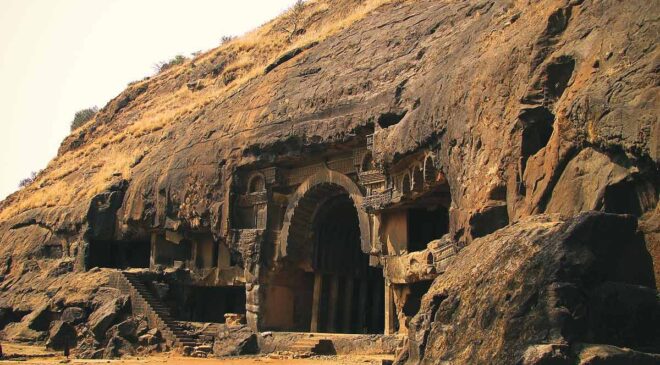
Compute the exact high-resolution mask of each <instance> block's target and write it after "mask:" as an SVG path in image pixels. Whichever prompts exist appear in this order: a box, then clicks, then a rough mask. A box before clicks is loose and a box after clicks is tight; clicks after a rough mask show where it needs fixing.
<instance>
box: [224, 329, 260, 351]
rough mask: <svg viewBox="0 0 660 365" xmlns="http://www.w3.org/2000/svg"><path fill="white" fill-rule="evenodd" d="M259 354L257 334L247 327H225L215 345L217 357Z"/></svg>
mask: <svg viewBox="0 0 660 365" xmlns="http://www.w3.org/2000/svg"><path fill="white" fill-rule="evenodd" d="M258 352H259V344H258V343H257V334H256V333H255V332H254V331H252V330H251V329H250V328H249V327H247V326H241V327H227V326H223V327H222V329H220V331H219V332H218V336H217V337H216V339H215V342H214V344H213V354H214V355H215V356H237V355H250V354H256V353H258Z"/></svg>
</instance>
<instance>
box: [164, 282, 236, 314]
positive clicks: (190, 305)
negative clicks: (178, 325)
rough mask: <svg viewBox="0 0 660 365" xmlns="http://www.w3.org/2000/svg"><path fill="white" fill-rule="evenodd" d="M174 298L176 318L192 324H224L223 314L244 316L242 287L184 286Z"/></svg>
mask: <svg viewBox="0 0 660 365" xmlns="http://www.w3.org/2000/svg"><path fill="white" fill-rule="evenodd" d="M181 296H182V298H176V300H174V301H173V304H174V305H175V306H176V311H175V313H176V318H177V319H180V320H185V321H192V322H213V323H224V322H225V314H227V313H235V314H243V315H244V314H245V287H243V286H186V287H184V288H182V293H181Z"/></svg>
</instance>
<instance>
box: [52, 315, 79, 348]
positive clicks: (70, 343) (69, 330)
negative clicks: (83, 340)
mask: <svg viewBox="0 0 660 365" xmlns="http://www.w3.org/2000/svg"><path fill="white" fill-rule="evenodd" d="M77 336H78V335H77V333H76V329H75V327H73V326H72V325H71V324H69V323H68V322H64V321H61V320H58V321H53V323H52V324H51V326H50V330H49V331H48V341H46V346H47V347H49V348H51V349H54V350H63V349H64V348H68V349H71V348H73V347H75V346H76V340H77Z"/></svg>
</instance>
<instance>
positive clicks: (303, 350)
mask: <svg viewBox="0 0 660 365" xmlns="http://www.w3.org/2000/svg"><path fill="white" fill-rule="evenodd" d="M331 348H332V340H330V339H328V338H324V337H322V336H314V335H309V336H304V337H301V338H299V339H298V340H297V341H296V342H294V343H293V344H292V345H291V346H290V347H289V350H290V351H291V352H295V353H299V354H307V353H312V354H319V355H326V354H328V351H329V349H331Z"/></svg>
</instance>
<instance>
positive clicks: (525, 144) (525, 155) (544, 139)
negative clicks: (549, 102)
mask: <svg viewBox="0 0 660 365" xmlns="http://www.w3.org/2000/svg"><path fill="white" fill-rule="evenodd" d="M518 118H519V119H520V122H521V125H522V140H521V143H520V150H521V151H520V153H521V158H522V161H521V170H522V171H521V175H522V173H523V172H524V171H525V167H526V165H527V160H528V159H529V157H530V156H533V155H535V154H536V153H537V152H538V151H539V150H541V148H543V147H545V146H546V145H547V144H548V142H549V141H550V137H551V136H552V130H553V124H554V122H555V116H554V114H552V113H551V112H550V110H549V109H548V108H546V107H536V108H528V109H524V110H523V111H522V112H521V113H520V115H519V116H518Z"/></svg>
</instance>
